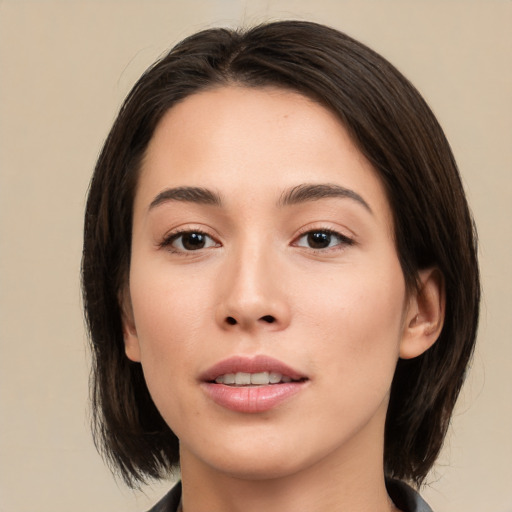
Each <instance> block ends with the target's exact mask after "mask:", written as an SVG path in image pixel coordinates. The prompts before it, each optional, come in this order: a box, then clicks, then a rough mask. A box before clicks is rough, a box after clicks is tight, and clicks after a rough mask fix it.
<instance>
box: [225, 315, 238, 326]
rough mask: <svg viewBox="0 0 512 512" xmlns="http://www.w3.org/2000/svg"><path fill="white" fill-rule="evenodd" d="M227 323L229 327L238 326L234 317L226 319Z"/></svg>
mask: <svg viewBox="0 0 512 512" xmlns="http://www.w3.org/2000/svg"><path fill="white" fill-rule="evenodd" d="M226 322H227V323H228V324H229V325H236V320H235V319H234V318H233V317H232V316H228V317H227V318H226Z"/></svg>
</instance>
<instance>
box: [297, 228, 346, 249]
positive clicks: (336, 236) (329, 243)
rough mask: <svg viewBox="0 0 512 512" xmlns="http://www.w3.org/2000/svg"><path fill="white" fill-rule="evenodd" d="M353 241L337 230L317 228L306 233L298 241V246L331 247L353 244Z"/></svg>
mask: <svg viewBox="0 0 512 512" xmlns="http://www.w3.org/2000/svg"><path fill="white" fill-rule="evenodd" d="M352 243H353V241H352V240H351V239H350V238H348V237H346V236H344V235H342V234H340V233H336V232H335V231H329V230H317V231H308V232H307V233H304V234H303V235H302V236H301V237H300V238H299V239H298V241H297V243H296V245H297V246H298V247H307V248H309V249H316V250H321V249H329V248H332V247H336V246H342V245H352Z"/></svg>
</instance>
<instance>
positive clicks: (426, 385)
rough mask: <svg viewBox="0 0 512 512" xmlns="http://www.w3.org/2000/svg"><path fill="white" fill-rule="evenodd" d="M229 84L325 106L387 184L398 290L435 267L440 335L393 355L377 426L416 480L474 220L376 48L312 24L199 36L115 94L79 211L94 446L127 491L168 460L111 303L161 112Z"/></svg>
mask: <svg viewBox="0 0 512 512" xmlns="http://www.w3.org/2000/svg"><path fill="white" fill-rule="evenodd" d="M234 83H235V84H240V85H244V86H247V87H262V86H268V85H271V86H277V87H282V88H287V89H291V90H294V91H297V92H300V93H302V94H304V95H306V96H308V97H310V98H312V99H314V100H316V101H318V102H320V103H322V104H323V105H324V106H326V107H327V108H328V109H330V110H331V111H332V112H334V113H335V114H336V115H337V116H338V117H339V119H340V121H341V123H342V124H343V125H344V126H345V127H346V129H347V130H348V131H349V133H350V134H351V136H352V138H353V141H354V142H355V144H356V145H357V146H358V147H359V149H360V151H361V152H362V153H363V154H364V155H365V156H366V158H367V159H368V160H369V161H370V162H371V163H372V164H373V166H374V168H375V169H376V171H377V172H378V174H379V176H380V178H381V180H382V182H383V183H384V185H385V187H386V190H387V193H388V198H389V201H390V204H391V208H392V210H393V214H394V228H395V238H396V245H397V252H398V255H399V258H400V262H401V265H402V269H403V273H404V276H405V280H406V283H407V286H408V287H409V289H412V288H413V287H414V286H415V283H416V279H417V275H418V271H419V270H421V269H423V268H426V267H431V266H435V267H437V268H438V269H439V270H440V271H441V272H442V274H443V277H444V282H445V292H446V318H445V324H444V327H443V330H442V333H441V335H440V337H439V339H438V341H437V342H436V343H435V344H434V345H433V347H432V348H431V349H430V350H428V351H427V352H426V353H424V354H423V355H421V356H419V357H417V358H415V359H411V360H399V362H398V365H397V368H396V372H395V376H394V380H393V384H392V390H391V397H390V404H389V410H388V416H387V421H386V429H385V446H384V468H385V473H386V475H387V476H390V477H395V478H400V479H405V480H409V481H414V482H416V483H417V484H419V483H420V482H421V481H422V480H423V478H424V477H425V475H426V474H427V472H428V470H429V469H430V468H431V466H432V464H433V463H434V461H435V459H436V457H437V455H438V453H439V450H440V449H441V446H442V443H443V439H444V437H445V434H446V431H447V428H448V425H449V421H450V417H451V413H452V410H453V407H454V404H455V401H456V399H457V396H458V394H459V391H460V388H461V386H462V383H463V381H464V376H465V372H466V368H467V365H468V361H469V359H470V357H471V354H472V351H473V346H474V342H475V337H476V329H477V323H478V304H479V298H480V286H479V272H478V264H477V254H476V237H475V233H474V227H473V222H472V219H471V215H470V213H469V209H468V206H467V203H466V199H465V195H464V191H463V188H462V184H461V180H460V176H459V173H458V171H457V167H456V164H455V161H454V158H453V155H452V153H451V150H450V147H449V144H448V142H447V140H446V138H445V136H444V134H443V131H442V129H441V128H440V126H439V124H438V123H437V121H436V119H435V117H434V115H433V114H432V112H431V110H430V109H429V107H428V106H427V105H426V103H425V101H424V100H423V99H422V97H421V96H420V94H419V93H418V92H417V91H416V89H415V88H414V87H413V86H412V85H411V84H410V83H409V82H408V81H407V80H406V79H405V78H404V77H403V76H402V75H401V74H400V73H399V72H398V71H397V70H396V69H395V68H394V67H393V66H392V65H391V64H390V63H389V62H387V61H386V60H385V59H383V58H382V57H381V56H379V55H378V54H377V53H375V52H374V51H372V50H370V49H369V48H367V47H366V46H364V45H362V44H361V43H359V42H357V41H355V40H353V39H351V38H350V37H348V36H347V35H345V34H343V33H341V32H339V31H337V30H334V29H332V28H328V27H326V26H323V25H318V24H315V23H309V22H299V21H283V22H275V23H270V24H266V25H261V26H258V27H255V28H252V29H249V30H246V31H242V30H240V31H238V30H227V29H210V30H205V31H202V32H199V33H197V34H195V35H192V36H191V37H188V38H187V39H185V40H184V41H182V42H181V43H179V44H178V45H177V46H175V47H174V48H173V49H172V50H171V51H170V52H169V53H168V54H167V55H165V56H164V57H163V58H162V59H160V60H159V61H158V62H156V63H155V64H154V65H153V66H152V67H151V68H149V69H148V70H147V71H146V72H145V73H144V75H143V76H142V77H141V78H140V80H139V81H138V82H137V83H136V85H135V86H134V88H133V89H132V91H131V92H130V94H129V95H128V97H127V98H126V100H125V102H124V104H123V106H122V108H121V110H120V112H119V115H118V117H117V119H116V121H115V123H114V125H113V127H112V130H111V131H110V134H109V136H108V138H107V140H106V142H105V145H104V147H103V150H102V152H101V155H100V157H99V160H98V163H97V165H96V169H95V171H94V175H93V178H92V181H91V185H90V190H89V196H88V201H87V208H86V214H85V233H84V250H83V260H82V286H83V297H84V306H85V314H86V320H87V325H88V328H89V332H90V339H91V346H92V354H93V371H92V392H91V393H92V410H93V427H94V434H95V440H96V443H97V446H98V448H99V449H100V450H101V451H102V453H103V454H104V456H106V458H107V460H108V461H109V462H110V463H111V465H112V466H113V468H116V469H118V470H119V471H120V474H121V475H122V477H123V478H124V479H125V480H126V482H127V483H128V484H129V485H132V486H133V485H136V484H137V483H138V482H143V481H144V480H145V479H146V478H148V477H152V478H158V477H161V476H164V475H165V474H166V473H168V472H169V471H170V469H171V468H172V467H173V466H174V465H176V464H178V463H179V455H178V441H177V438H176V436H175V435H174V434H173V432H172V431H171V430H170V428H169V427H168V426H167V425H166V423H165V422H164V420H163V419H162V417H161V416H160V414H159V412H158V411H157V409H156V407H155V405H154V404H153V401H152V400H151V397H150V395H149V392H148V390H147V387H146V384H145V381H144V377H143V374H142V369H141V366H140V365H139V364H137V363H133V362H131V361H129V360H128V358H127V357H126V355H125V353H124V343H123V331H122V323H121V311H120V304H119V297H120V296H121V294H122V292H123V289H124V287H125V286H126V282H127V276H128V270H129V265H130V244H131V227H132V207H133V200H134V193H135V186H136V183H137V177H138V171H139V166H140V162H141V158H142V157H143V155H144V152H145V149H146V147H147V145H148V143H149V141H150V139H151V137H152V135H153V132H154V130H155V127H156V126H157V124H158V122H159V121H160V119H161V118H162V116H163V115H164V113H165V112H166V111H167V110H168V109H169V108H172V106H173V105H175V104H176V103H177V102H179V101H180V100H182V99H183V98H186V97H187V96H190V95H191V94H194V93H196V92H198V91H201V90H205V89H207V88H212V87H219V86H222V85H227V84H234Z"/></svg>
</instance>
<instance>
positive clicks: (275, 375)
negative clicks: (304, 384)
mask: <svg viewBox="0 0 512 512" xmlns="http://www.w3.org/2000/svg"><path fill="white" fill-rule="evenodd" d="M303 380H306V379H305V378H302V379H292V378H291V377H289V376H288V375H283V374H282V373H279V372H258V373H248V372H237V373H225V374H224V375H219V376H218V377H216V378H215V381H214V382H215V383H216V384H225V385H226V386H234V387H247V386H251V387H255V386H269V385H274V384H283V383H284V384H286V383H288V382H301V381H303Z"/></svg>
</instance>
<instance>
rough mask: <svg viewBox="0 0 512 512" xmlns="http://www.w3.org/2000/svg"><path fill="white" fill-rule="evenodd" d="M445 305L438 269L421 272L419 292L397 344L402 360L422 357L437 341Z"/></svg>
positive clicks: (441, 326)
mask: <svg viewBox="0 0 512 512" xmlns="http://www.w3.org/2000/svg"><path fill="white" fill-rule="evenodd" d="M445 302H446V299H445V290H444V279H443V275H442V274H441V272H440V271H439V269H437V268H430V269H426V270H422V271H420V273H419V286H418V290H417V291H415V292H414V294H413V295H412V297H411V299H410V301H409V306H408V309H407V311H406V316H405V322H404V332H403V337H402V342H401V344H400V357H401V358H402V359H412V358H414V357H417V356H419V355H421V354H423V353H424V352H425V351H426V350H428V349H429V348H430V347H431V346H432V345H433V344H434V343H435V342H436V341H437V338H438V337H439V335H440V334H441V330H442V328H443V324H444V314H445Z"/></svg>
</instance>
